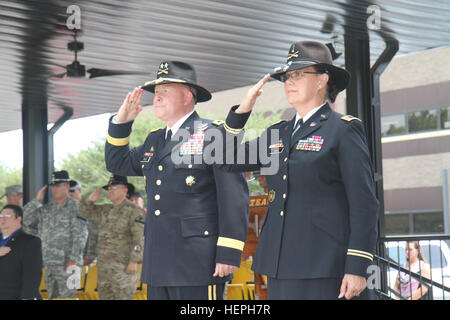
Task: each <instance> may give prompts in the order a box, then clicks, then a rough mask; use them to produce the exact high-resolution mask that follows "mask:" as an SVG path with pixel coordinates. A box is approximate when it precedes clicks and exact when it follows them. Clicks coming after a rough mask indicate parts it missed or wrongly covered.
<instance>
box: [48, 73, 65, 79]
mask: <svg viewBox="0 0 450 320" xmlns="http://www.w3.org/2000/svg"><path fill="white" fill-rule="evenodd" d="M66 74H67V72H63V73H55V74H52V75H51V76H50V78H60V79H62V78H64V77H65V76H66Z"/></svg>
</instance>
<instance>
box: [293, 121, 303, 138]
mask: <svg viewBox="0 0 450 320" xmlns="http://www.w3.org/2000/svg"><path fill="white" fill-rule="evenodd" d="M302 124H303V118H300V119H298V120H297V123H296V124H295V126H294V130H292V135H294V134H295V132H296V131H297V130H298V129H299V128H300V126H301V125H302Z"/></svg>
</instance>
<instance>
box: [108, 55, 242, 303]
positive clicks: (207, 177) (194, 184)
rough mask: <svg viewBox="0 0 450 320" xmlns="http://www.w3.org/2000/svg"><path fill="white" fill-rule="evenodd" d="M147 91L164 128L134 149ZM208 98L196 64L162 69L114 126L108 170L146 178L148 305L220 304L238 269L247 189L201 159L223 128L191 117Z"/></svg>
mask: <svg viewBox="0 0 450 320" xmlns="http://www.w3.org/2000/svg"><path fill="white" fill-rule="evenodd" d="M144 89H145V90H148V91H150V92H152V93H154V94H155V96H154V100H153V102H154V110H155V115H156V117H158V118H159V119H161V120H163V121H165V122H166V123H167V127H166V128H161V129H155V130H152V131H151V132H150V134H149V135H148V136H147V139H146V140H145V142H144V144H143V145H141V146H139V147H136V148H134V149H131V150H130V149H129V146H128V142H129V136H130V133H131V127H132V124H133V120H134V119H135V118H136V116H137V114H138V113H139V112H140V111H141V110H142V107H141V106H140V105H139V103H140V100H141V97H142V94H143V90H144ZM210 98H211V94H210V93H209V92H208V90H206V89H205V88H203V87H201V86H199V85H198V84H197V83H196V75H195V70H194V68H193V67H192V66H191V65H189V64H187V63H184V62H180V61H167V62H162V63H161V64H160V66H159V68H158V71H157V79H156V80H153V81H150V82H148V83H146V84H145V85H144V87H143V89H142V88H136V89H135V90H134V91H133V92H132V93H130V94H129V95H128V96H127V97H126V99H125V101H124V103H123V105H122V106H121V107H120V109H119V111H118V114H117V115H116V116H115V117H112V118H111V120H110V124H109V129H108V136H107V142H106V148H105V162H106V167H107V169H108V170H109V171H111V172H113V173H115V174H118V175H123V176H130V175H134V176H136V175H141V176H142V175H143V176H144V177H145V180H144V181H145V188H146V191H147V199H148V202H147V216H146V221H145V230H144V236H145V244H144V256H143V264H142V281H143V282H144V283H147V284H148V298H149V299H200V300H204V299H205V300H206V299H222V296H223V292H224V285H225V282H226V281H228V280H230V279H231V278H232V274H233V272H234V271H236V269H237V268H238V267H239V266H240V262H241V256H242V250H243V248H244V241H245V238H246V234H247V224H248V210H249V196H248V187H247V182H246V180H245V178H244V175H243V174H240V173H229V172H226V171H223V170H221V169H220V165H214V164H209V163H208V161H207V159H205V158H204V157H203V156H204V151H205V150H206V148H207V146H208V141H207V139H206V137H207V136H208V134H209V133H210V132H213V131H214V132H216V131H220V130H219V128H220V129H223V126H222V125H223V121H211V120H207V119H202V118H200V117H199V115H198V114H197V113H196V112H195V110H194V105H195V103H196V102H203V101H207V100H209V99H210ZM221 132H222V131H221ZM223 132H224V131H223ZM171 136H172V138H171ZM180 139H181V142H179V141H180ZM179 160H180V161H179Z"/></svg>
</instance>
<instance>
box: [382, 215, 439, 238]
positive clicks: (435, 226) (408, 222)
mask: <svg viewBox="0 0 450 320" xmlns="http://www.w3.org/2000/svg"><path fill="white" fill-rule="evenodd" d="M384 219H385V220H384V222H385V230H386V234H388V235H396V234H421V233H422V234H423V233H444V215H443V213H442V211H432V212H404V213H403V212H390V213H386V215H385V218H384Z"/></svg>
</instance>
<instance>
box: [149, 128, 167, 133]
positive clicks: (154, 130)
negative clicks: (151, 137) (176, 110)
mask: <svg viewBox="0 0 450 320" xmlns="http://www.w3.org/2000/svg"><path fill="white" fill-rule="evenodd" d="M162 129H164V128H158V129H153V130H151V131H150V133H153V132H156V131H158V130H162Z"/></svg>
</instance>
